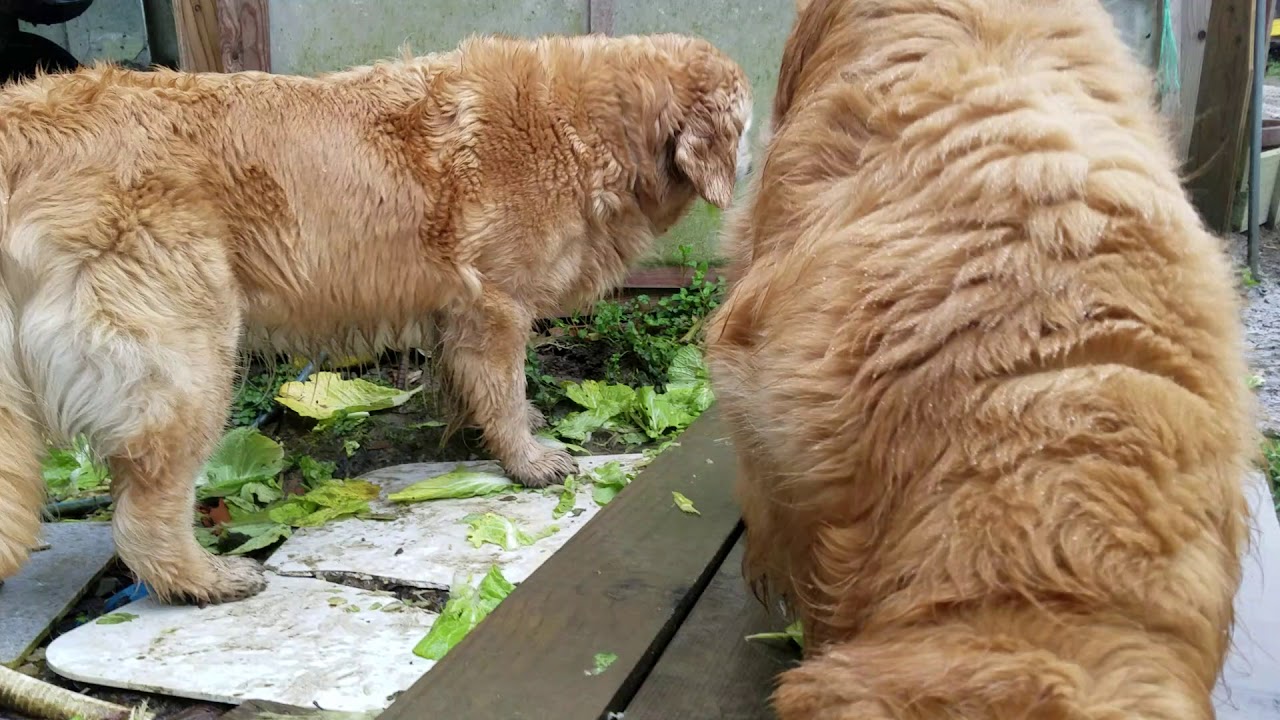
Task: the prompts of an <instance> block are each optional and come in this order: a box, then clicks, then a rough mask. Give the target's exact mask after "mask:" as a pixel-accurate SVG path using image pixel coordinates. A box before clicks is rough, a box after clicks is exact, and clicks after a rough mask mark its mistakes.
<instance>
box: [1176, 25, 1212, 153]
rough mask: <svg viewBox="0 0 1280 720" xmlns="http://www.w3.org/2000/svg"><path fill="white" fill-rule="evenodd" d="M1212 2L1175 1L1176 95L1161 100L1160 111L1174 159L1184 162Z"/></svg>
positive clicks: (1194, 111) (1197, 95) (1197, 94)
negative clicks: (1165, 119) (1171, 136)
mask: <svg viewBox="0 0 1280 720" xmlns="http://www.w3.org/2000/svg"><path fill="white" fill-rule="evenodd" d="M1212 4H1213V3H1212V0H1175V1H1174V2H1173V3H1171V7H1172V10H1173V30H1174V39H1175V41H1176V42H1177V46H1178V79H1179V82H1180V83H1181V87H1180V88H1179V90H1178V94H1177V95H1170V96H1168V97H1166V98H1165V103H1166V104H1165V107H1164V110H1165V112H1166V113H1167V114H1168V116H1169V117H1170V118H1171V119H1172V121H1173V132H1174V141H1175V143H1176V145H1175V146H1176V148H1177V150H1178V158H1179V159H1180V160H1182V161H1183V162H1186V160H1187V151H1188V149H1189V148H1190V146H1191V132H1192V130H1193V129H1194V128H1195V120H1196V100H1197V98H1198V97H1199V96H1200V70H1201V67H1202V66H1203V64H1204V50H1205V41H1206V39H1207V38H1208V37H1209V8H1210V6H1211V5H1212Z"/></svg>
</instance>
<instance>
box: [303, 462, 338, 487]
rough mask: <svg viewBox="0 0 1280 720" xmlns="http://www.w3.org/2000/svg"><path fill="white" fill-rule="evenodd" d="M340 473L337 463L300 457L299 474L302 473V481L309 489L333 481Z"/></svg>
mask: <svg viewBox="0 0 1280 720" xmlns="http://www.w3.org/2000/svg"><path fill="white" fill-rule="evenodd" d="M337 471H338V465H337V463H333V462H325V461H323V460H317V459H315V458H313V457H311V456H310V455H302V456H299V457H298V472H300V473H302V481H303V482H304V483H306V485H307V487H315V486H317V485H319V484H321V483H324V482H328V481H330V480H332V479H333V474H334V473H335V472H337Z"/></svg>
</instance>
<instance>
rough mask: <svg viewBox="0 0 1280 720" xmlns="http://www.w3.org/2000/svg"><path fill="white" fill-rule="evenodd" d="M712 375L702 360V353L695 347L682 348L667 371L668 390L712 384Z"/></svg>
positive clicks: (686, 346)
mask: <svg viewBox="0 0 1280 720" xmlns="http://www.w3.org/2000/svg"><path fill="white" fill-rule="evenodd" d="M710 382H711V373H710V372H709V371H708V370H707V364H706V363H705V362H703V360H702V353H701V352H699V351H698V348H696V347H694V346H693V345H684V346H681V348H680V349H679V350H676V355H675V357H674V358H672V360H671V368H670V369H668V370H667V390H668V391H670V390H674V389H677V388H691V387H700V386H705V385H708V384H710Z"/></svg>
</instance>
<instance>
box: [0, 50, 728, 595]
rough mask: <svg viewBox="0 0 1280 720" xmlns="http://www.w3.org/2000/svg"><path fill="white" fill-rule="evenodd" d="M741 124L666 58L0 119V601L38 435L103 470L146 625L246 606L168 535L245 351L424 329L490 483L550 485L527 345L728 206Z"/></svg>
mask: <svg viewBox="0 0 1280 720" xmlns="http://www.w3.org/2000/svg"><path fill="white" fill-rule="evenodd" d="M750 106H751V103H750V91H749V88H748V85H747V82H746V79H745V77H744V74H743V72H742V71H741V69H740V68H739V67H738V66H737V65H736V64H735V63H734V62H733V61H732V60H730V59H729V58H728V57H726V56H725V55H724V54H723V53H721V52H719V51H718V50H717V49H716V48H714V47H713V46H711V45H710V44H708V43H707V42H705V41H701V40H697V39H692V38H687V37H680V36H674V35H660V36H648V37H626V38H616V39H605V38H602V37H598V36H596V37H577V38H543V39H540V40H536V41H525V40H515V39H503V38H477V39H472V40H469V41H467V42H465V43H463V44H462V45H461V46H460V47H459V48H458V49H457V50H456V51H453V52H449V53H443V54H437V55H429V56H426V57H421V58H417V59H406V60H403V61H398V62H387V63H380V64H376V65H374V66H372V67H362V68H357V69H353V70H350V71H347V72H341V73H336V74H331V75H326V76H322V77H319V78H298V77H282V76H271V75H266V74H261V73H241V74H235V75H186V74H179V73H174V72H168V71H161V72H155V73H136V72H126V71H123V70H118V69H110V68H96V69H92V70H86V71H82V72H78V73H76V74H72V75H67V76H48V77H43V78H39V79H36V80H34V81H32V82H29V83H26V84H22V85H18V86H15V87H11V88H8V89H6V90H4V91H3V92H0V577H4V576H6V575H9V574H11V573H13V572H15V571H16V570H17V568H18V567H19V566H20V565H21V563H22V562H23V560H24V559H25V556H26V555H27V549H28V548H29V547H30V546H31V545H33V544H34V543H35V540H36V534H37V530H38V522H39V509H40V503H41V501H42V497H43V492H42V485H41V481H40V471H39V457H40V455H41V451H42V444H41V441H40V436H41V433H42V432H43V431H48V432H50V433H51V434H53V435H56V436H59V437H68V436H71V435H73V434H75V433H86V434H87V435H88V437H89V438H90V439H91V441H92V443H93V445H94V446H95V447H96V448H97V449H98V451H99V452H100V453H101V454H102V455H103V456H104V457H106V458H107V459H108V460H109V464H110V467H111V470H112V474H113V477H114V485H113V493H114V495H115V498H116V510H115V518H114V533H115V541H116V544H117V546H118V549H119V553H120V556H121V558H123V560H124V561H125V562H126V563H127V564H128V565H129V567H130V568H132V569H133V570H134V571H135V572H136V573H137V574H138V575H139V577H140V578H141V579H142V580H144V581H145V582H146V583H147V584H148V585H149V586H150V588H151V589H152V591H153V592H154V593H155V594H156V595H158V596H159V597H160V598H164V599H170V600H191V601H197V602H217V601H223V600H230V599H235V598H239V597H244V596H246V595H249V594H252V593H253V592H256V591H257V590H258V589H260V588H261V587H262V584H263V583H262V579H261V573H260V569H259V568H258V566H257V565H256V564H255V563H253V562H251V561H249V560H245V559H234V558H217V557H213V556H210V555H209V554H207V553H205V552H204V551H203V550H202V549H201V548H200V547H199V545H198V544H197V543H196V542H195V540H194V539H193V537H192V532H191V513H192V493H193V486H192V481H193V479H194V478H195V477H196V474H197V473H198V472H199V470H200V468H201V465H202V463H203V461H204V459H205V457H206V456H207V455H208V453H209V452H210V449H211V447H212V446H213V444H214V443H215V442H216V440H217V439H218V437H219V436H220V435H221V433H222V430H223V426H224V422H225V418H226V411H227V406H228V402H229V398H230V393H231V386H232V381H233V375H234V373H235V372H236V370H235V368H236V365H237V359H238V358H237V353H238V352H239V351H240V350H241V349H242V348H244V347H248V348H253V349H267V350H273V351H309V350H314V349H318V348H328V349H335V348H336V349H337V350H339V351H342V352H345V353H350V352H368V351H377V350H379V349H382V348H406V347H412V346H415V345H420V344H421V343H424V342H428V341H430V340H432V338H431V337H429V336H430V335H432V334H433V333H431V332H429V331H430V330H432V329H433V328H437V327H438V340H439V343H440V347H441V353H442V357H441V360H442V363H443V366H444V374H445V376H446V378H447V380H448V382H449V384H450V385H451V386H452V387H454V388H455V389H456V390H457V391H458V393H459V394H460V396H461V399H462V400H463V402H464V404H465V406H466V409H467V411H468V412H469V415H470V417H471V419H472V420H473V421H474V422H475V423H476V424H478V425H479V426H480V427H481V428H482V429H483V431H484V434H485V439H486V442H487V443H488V445H489V446H490V448H491V449H492V451H493V452H494V454H495V455H496V456H497V457H498V459H499V460H500V461H501V462H502V463H503V464H504V465H505V467H506V469H507V471H508V472H509V474H510V475H512V476H513V477H515V478H517V479H519V480H520V481H521V482H523V483H525V484H527V485H530V486H540V485H545V484H547V483H550V482H553V481H556V480H558V479H560V478H562V477H564V476H565V475H566V474H567V473H570V472H571V471H573V469H574V462H573V460H572V459H571V458H570V456H569V455H567V454H566V453H564V452H562V451H561V450H555V449H550V448H548V447H545V446H543V445H541V444H539V443H538V442H536V441H535V439H534V435H533V433H532V430H531V427H530V424H531V419H535V418H534V416H535V415H536V413H534V412H531V410H530V408H529V406H528V404H527V403H526V401H525V396H524V392H525V383H524V372H523V367H524V351H525V343H526V339H527V337H528V333H529V331H530V329H531V323H532V321H533V320H534V319H535V318H536V317H538V316H539V315H542V314H544V313H548V312H551V311H553V310H556V309H557V308H560V307H562V306H566V305H571V304H576V303H579V302H582V301H584V300H586V299H589V298H593V297H595V296H598V295H600V294H601V293H602V292H604V291H606V290H608V289H610V288H612V287H613V286H615V285H616V284H617V283H619V281H621V279H622V278H623V276H624V274H625V272H626V269H627V267H628V265H629V264H631V263H632V262H633V261H635V260H636V259H638V257H639V256H640V255H641V254H643V253H645V252H646V251H647V250H648V249H649V248H650V246H651V244H652V240H653V239H654V237H655V236H656V235H658V234H660V233H662V232H664V231H665V230H666V229H667V228H668V227H669V226H670V225H672V224H673V223H675V222H676V221H677V219H679V218H680V216H681V215H682V213H683V212H684V211H685V210H686V209H687V208H688V206H689V205H690V203H691V202H692V201H693V200H694V199H695V197H696V196H698V195H700V196H702V197H703V198H705V199H706V200H707V201H709V202H711V203H714V204H716V205H719V206H724V205H726V204H727V203H728V202H729V200H730V198H731V194H732V192H733V188H734V183H735V179H736V177H737V175H738V170H739V165H741V164H743V161H744V160H745V157H744V153H743V152H741V150H742V149H743V147H745V143H742V142H740V141H741V139H742V137H743V135H744V129H745V126H746V125H747V124H748V122H749V117H750ZM242 336H243V337H244V338H245V341H244V342H242Z"/></svg>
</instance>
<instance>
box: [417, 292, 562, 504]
mask: <svg viewBox="0 0 1280 720" xmlns="http://www.w3.org/2000/svg"><path fill="white" fill-rule="evenodd" d="M442 325H443V328H442V330H443V336H442V338H441V340H442V342H441V345H442V348H441V349H442V359H443V361H444V371H445V372H446V373H447V374H448V378H449V382H450V384H451V385H452V386H453V387H454V388H455V390H456V391H457V393H458V396H459V397H460V398H461V399H462V401H463V403H465V404H466V408H467V410H468V412H469V413H470V414H471V418H472V419H473V420H474V421H475V422H476V423H477V424H479V425H480V427H481V428H482V429H483V430H484V439H485V444H486V445H488V447H489V450H490V451H491V452H492V453H493V454H494V455H495V456H497V458H498V460H500V461H501V462H502V464H503V466H504V467H505V468H506V470H507V474H508V475H510V476H511V477H512V478H513V479H515V480H517V481H519V482H521V483H523V484H524V485H526V486H528V487H545V486H547V485H550V484H552V483H556V482H559V481H560V480H562V479H564V478H565V476H567V475H570V474H572V473H573V472H575V471H576V470H577V464H576V463H575V462H574V460H573V458H572V457H571V456H570V455H569V454H568V453H566V452H564V451H563V450H554V449H551V448H548V447H546V446H544V445H542V444H541V443H539V442H538V441H537V440H536V439H534V435H533V429H532V427H531V426H530V422H531V419H532V418H531V417H530V413H529V407H530V406H529V404H528V402H527V401H526V400H525V376H524V359H525V344H526V342H527V341H528V336H529V328H530V327H531V326H532V325H533V318H532V317H531V316H530V315H529V313H528V312H526V311H525V309H524V308H523V307H521V306H520V304H519V303H517V302H515V301H514V300H512V299H511V298H509V297H507V296H506V295H503V294H500V293H495V292H493V291H492V290H486V291H485V292H484V294H483V295H482V296H481V298H480V299H479V301H477V302H475V303H471V304H468V305H460V306H458V307H457V308H454V309H451V311H450V312H447V313H445V314H444V317H443V318H442Z"/></svg>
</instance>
